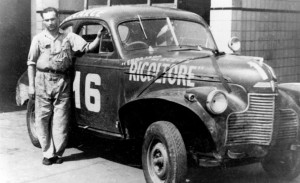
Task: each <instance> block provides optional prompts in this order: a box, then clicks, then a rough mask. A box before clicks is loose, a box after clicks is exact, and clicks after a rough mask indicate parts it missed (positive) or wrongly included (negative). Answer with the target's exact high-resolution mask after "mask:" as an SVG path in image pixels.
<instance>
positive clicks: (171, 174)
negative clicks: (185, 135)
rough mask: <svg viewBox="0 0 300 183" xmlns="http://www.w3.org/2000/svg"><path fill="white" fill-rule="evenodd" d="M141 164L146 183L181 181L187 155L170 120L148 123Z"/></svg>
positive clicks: (179, 136) (184, 173)
mask: <svg viewBox="0 0 300 183" xmlns="http://www.w3.org/2000/svg"><path fill="white" fill-rule="evenodd" d="M142 164H143V171H144V175H145V179H146V182H147V183H168V182H172V183H179V182H183V180H184V178H185V175H186V172H187V155H186V149H185V145H184V142H183V140H182V137H181V134H180V132H179V131H178V129H177V128H176V127H175V126H174V125H173V124H172V123H170V122H166V121H158V122H155V123H153V124H152V125H150V126H149V127H148V129H147V131H146V134H145V137H144V143H143V148H142Z"/></svg>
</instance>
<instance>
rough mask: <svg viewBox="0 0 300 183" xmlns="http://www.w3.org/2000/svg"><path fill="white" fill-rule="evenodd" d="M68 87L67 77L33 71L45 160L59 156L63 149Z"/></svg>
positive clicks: (36, 119)
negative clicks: (34, 73)
mask: <svg viewBox="0 0 300 183" xmlns="http://www.w3.org/2000/svg"><path fill="white" fill-rule="evenodd" d="M70 88H71V85H70V78H69V76H68V75H64V74H54V73H49V72H40V71H37V72H36V77H35V91H36V98H35V122H36V131H37V136H38V139H39V142H40V144H41V147H42V151H43V156H44V157H45V158H52V157H55V156H58V157H61V156H62V154H63V153H64V150H65V148H66V145H67V134H68V123H69V116H70V110H71V109H70V92H71V91H70Z"/></svg>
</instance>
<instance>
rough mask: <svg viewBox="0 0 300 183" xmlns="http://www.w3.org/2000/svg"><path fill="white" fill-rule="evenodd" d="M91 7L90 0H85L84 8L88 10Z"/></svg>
mask: <svg viewBox="0 0 300 183" xmlns="http://www.w3.org/2000/svg"><path fill="white" fill-rule="evenodd" d="M88 8H89V0H84V5H83V9H84V10H87V9H88Z"/></svg>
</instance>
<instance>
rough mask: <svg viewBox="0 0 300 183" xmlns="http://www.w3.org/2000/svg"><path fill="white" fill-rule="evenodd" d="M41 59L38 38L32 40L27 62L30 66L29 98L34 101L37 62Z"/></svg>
mask: <svg viewBox="0 0 300 183" xmlns="http://www.w3.org/2000/svg"><path fill="white" fill-rule="evenodd" d="M38 57H39V47H38V41H37V38H36V37H34V38H33V39H32V42H31V45H30V50H29V53H28V60H27V65H28V69H27V72H28V82H29V87H28V96H29V99H31V100H34V96H35V83H34V82H35V71H36V62H37V59H38Z"/></svg>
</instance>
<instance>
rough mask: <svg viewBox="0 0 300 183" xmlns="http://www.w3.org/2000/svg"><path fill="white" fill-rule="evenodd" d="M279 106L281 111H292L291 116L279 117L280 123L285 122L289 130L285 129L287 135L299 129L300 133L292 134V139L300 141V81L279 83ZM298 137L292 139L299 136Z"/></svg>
mask: <svg viewBox="0 0 300 183" xmlns="http://www.w3.org/2000/svg"><path fill="white" fill-rule="evenodd" d="M278 93H279V95H278V99H277V106H278V109H279V111H280V112H281V113H282V112H284V111H291V114H289V118H288V119H286V118H279V119H280V121H279V122H278V123H279V125H281V124H283V125H284V126H286V128H289V129H290V130H289V131H285V132H284V134H285V136H288V135H289V134H292V133H291V132H293V129H298V135H291V137H290V138H289V139H290V140H296V141H298V142H300V136H299V134H300V115H299V114H300V83H283V84H279V85H278ZM297 136H298V139H291V138H292V137H297Z"/></svg>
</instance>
